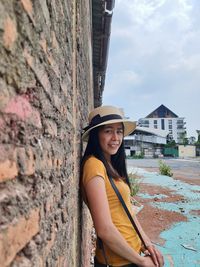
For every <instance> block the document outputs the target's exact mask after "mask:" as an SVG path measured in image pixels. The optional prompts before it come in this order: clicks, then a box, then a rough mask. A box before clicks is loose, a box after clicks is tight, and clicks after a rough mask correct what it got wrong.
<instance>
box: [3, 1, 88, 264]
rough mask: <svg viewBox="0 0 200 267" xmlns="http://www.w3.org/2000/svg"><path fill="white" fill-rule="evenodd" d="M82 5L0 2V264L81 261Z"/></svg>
mask: <svg viewBox="0 0 200 267" xmlns="http://www.w3.org/2000/svg"><path fill="white" fill-rule="evenodd" d="M90 12H91V6H90V1H88V0H70V1H66V0H57V1H56V0H50V1H48V0H34V1H33V0H10V1H4V0H0V266H1V267H6V266H12V267H18V266H19V267H20V266H21V267H22V266H24V267H29V266H37V267H39V266H41V267H42V266H48V267H51V266H52V267H54V266H55V267H59V266H65V267H73V266H83V267H87V266H89V253H90V245H89V243H88V242H89V240H90V232H89V230H90V226H91V221H90V220H89V219H88V211H87V209H86V208H85V206H82V202H81V201H80V197H79V160H80V155H81V151H82V148H81V141H80V135H81V128H82V126H83V124H84V123H85V121H86V119H87V115H88V110H89V109H90V107H91V106H93V93H92V64H91V62H92V60H91V13H90ZM88 229H89V230H88ZM81 242H82V246H83V247H84V249H83V250H81V248H80V244H81Z"/></svg>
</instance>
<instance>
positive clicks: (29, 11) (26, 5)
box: [21, 0, 35, 26]
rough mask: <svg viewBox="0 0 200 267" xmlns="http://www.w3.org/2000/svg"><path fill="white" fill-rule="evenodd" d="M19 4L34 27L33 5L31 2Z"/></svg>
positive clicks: (24, 0)
mask: <svg viewBox="0 0 200 267" xmlns="http://www.w3.org/2000/svg"><path fill="white" fill-rule="evenodd" d="M21 3H22V6H23V8H24V10H25V11H26V13H27V14H28V16H29V18H30V19H31V21H32V22H33V25H34V26H35V20H34V18H33V5H32V2H31V0H21Z"/></svg>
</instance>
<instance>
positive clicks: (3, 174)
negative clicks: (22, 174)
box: [0, 159, 18, 183]
mask: <svg viewBox="0 0 200 267" xmlns="http://www.w3.org/2000/svg"><path fill="white" fill-rule="evenodd" d="M17 175H18V168H17V164H16V162H14V161H11V160H8V159H7V160H6V161H4V162H0V183H2V182H5V181H6V180H10V179H13V178H15V177H16V176H17Z"/></svg>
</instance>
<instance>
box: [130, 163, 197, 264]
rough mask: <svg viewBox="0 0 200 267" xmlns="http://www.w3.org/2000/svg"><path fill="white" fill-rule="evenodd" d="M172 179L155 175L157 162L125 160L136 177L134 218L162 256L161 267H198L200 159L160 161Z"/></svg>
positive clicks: (157, 170)
mask: <svg viewBox="0 0 200 267" xmlns="http://www.w3.org/2000/svg"><path fill="white" fill-rule="evenodd" d="M162 160H163V161H164V162H165V163H166V164H167V165H168V166H170V167H171V170H172V173H173V177H167V176H161V175H159V165H158V159H137V160H127V164H128V169H129V171H130V170H131V172H135V173H136V175H137V176H138V177H139V183H140V191H139V193H138V196H137V197H136V198H137V200H138V201H140V202H141V203H142V204H143V205H144V208H143V210H142V211H141V212H140V213H139V214H138V218H139V220H140V222H141V224H142V226H143V228H144V229H145V231H146V232H147V233H148V235H149V236H150V238H151V239H152V241H153V242H154V243H156V244H157V245H158V246H159V247H160V249H161V250H162V252H163V254H164V255H165V262H166V264H165V266H166V267H167V266H169V267H171V266H175V267H195V266H200V243H199V242H200V241H199V239H200V238H199V237H200V216H199V215H200V204H199V203H200V194H199V193H200V159H162Z"/></svg>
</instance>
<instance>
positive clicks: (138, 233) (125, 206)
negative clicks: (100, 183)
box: [108, 177, 147, 249]
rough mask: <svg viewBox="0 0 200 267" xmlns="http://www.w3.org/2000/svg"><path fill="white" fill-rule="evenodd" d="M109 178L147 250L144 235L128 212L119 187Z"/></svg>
mask: <svg viewBox="0 0 200 267" xmlns="http://www.w3.org/2000/svg"><path fill="white" fill-rule="evenodd" d="M108 178H109V181H110V183H111V185H112V188H113V189H114V191H115V193H116V195H117V197H118V199H119V201H120V202H121V204H122V207H123V208H124V210H125V212H126V214H127V216H128V218H129V220H130V221H131V223H132V225H133V227H134V228H135V231H136V232H137V234H138V236H139V238H140V240H141V241H142V243H143V245H144V247H145V248H146V249H147V246H146V244H145V241H144V239H143V237H142V234H141V233H140V231H139V229H138V227H137V225H136V223H135V221H134V219H133V217H132V215H131V213H130V212H129V210H128V208H127V206H126V204H125V202H124V200H123V198H122V196H121V194H120V192H119V190H118V188H117V186H116V185H115V183H114V181H113V179H112V177H108Z"/></svg>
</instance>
